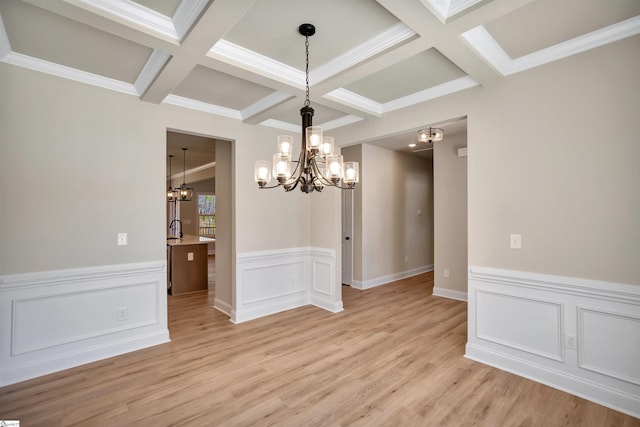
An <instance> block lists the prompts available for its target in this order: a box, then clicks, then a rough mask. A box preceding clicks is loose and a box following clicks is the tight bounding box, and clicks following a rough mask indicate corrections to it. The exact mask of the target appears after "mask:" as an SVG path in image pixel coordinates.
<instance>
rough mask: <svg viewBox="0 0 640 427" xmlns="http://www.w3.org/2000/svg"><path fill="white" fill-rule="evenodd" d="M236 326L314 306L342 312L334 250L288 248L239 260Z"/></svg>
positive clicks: (235, 313)
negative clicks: (286, 311) (283, 312)
mask: <svg viewBox="0 0 640 427" xmlns="http://www.w3.org/2000/svg"><path fill="white" fill-rule="evenodd" d="M236 260H237V261H236V302H235V308H234V309H232V310H231V320H232V321H233V322H234V323H240V322H245V321H247V320H252V319H256V318H258V317H263V316H267V315H270V314H274V313H278V312H280V311H285V310H290V309H292V308H296V307H301V306H303V305H307V304H314V305H317V306H319V307H321V308H324V309H326V310H329V311H333V312H337V311H341V310H342V294H341V293H340V292H339V289H340V284H339V283H336V279H335V277H336V274H335V271H336V270H335V269H336V254H335V251H334V250H332V249H323V248H312V247H303V248H288V249H280V250H273V251H262V252H249V253H242V254H238V255H237V257H236Z"/></svg>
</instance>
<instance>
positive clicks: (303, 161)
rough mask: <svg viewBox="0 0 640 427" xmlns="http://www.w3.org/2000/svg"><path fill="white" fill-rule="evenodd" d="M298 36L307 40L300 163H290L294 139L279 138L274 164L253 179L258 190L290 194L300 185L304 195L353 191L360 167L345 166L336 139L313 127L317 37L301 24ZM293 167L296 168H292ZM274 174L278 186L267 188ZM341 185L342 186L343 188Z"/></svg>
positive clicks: (259, 167)
mask: <svg viewBox="0 0 640 427" xmlns="http://www.w3.org/2000/svg"><path fill="white" fill-rule="evenodd" d="M298 32H299V33H300V34H301V35H303V36H304V37H305V43H304V46H305V52H306V68H305V75H306V96H305V101H304V107H302V108H301V109H300V116H302V144H301V147H300V156H299V157H298V160H291V155H292V150H293V137H291V136H289V135H280V136H278V152H277V153H275V154H274V155H273V164H269V162H268V161H265V160H258V161H257V162H256V164H255V174H254V178H255V181H256V183H258V187H259V188H275V187H280V186H282V187H284V190H285V191H291V190H293V189H295V188H296V187H297V186H298V185H299V186H300V190H301V191H302V192H303V193H311V192H312V191H314V190H315V191H322V189H323V188H324V187H325V186H330V187H337V188H341V189H345V190H346V189H353V188H354V187H355V185H356V184H357V183H358V181H359V173H358V163H357V162H344V161H343V158H342V155H341V154H335V153H334V146H333V137H330V136H323V134H322V128H321V127H319V126H313V123H312V121H313V112H314V111H313V108H311V107H310V106H309V37H311V36H312V35H314V34H315V33H316V28H315V27H314V26H313V25H311V24H302V25H300V27H298ZM292 164H293V165H295V166H294V167H292ZM271 174H273V177H274V178H276V179H277V181H278V182H277V184H275V185H272V186H268V184H269V181H270V180H271ZM341 182H342V184H340V183H341Z"/></svg>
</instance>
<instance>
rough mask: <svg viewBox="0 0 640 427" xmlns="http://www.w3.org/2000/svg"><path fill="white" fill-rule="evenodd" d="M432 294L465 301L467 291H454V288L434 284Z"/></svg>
mask: <svg viewBox="0 0 640 427" xmlns="http://www.w3.org/2000/svg"><path fill="white" fill-rule="evenodd" d="M433 296H436V297H442V298H449V299H455V300H458V301H464V302H467V293H466V292H463V291H456V290H454V289H447V288H439V287H435V286H434V288H433Z"/></svg>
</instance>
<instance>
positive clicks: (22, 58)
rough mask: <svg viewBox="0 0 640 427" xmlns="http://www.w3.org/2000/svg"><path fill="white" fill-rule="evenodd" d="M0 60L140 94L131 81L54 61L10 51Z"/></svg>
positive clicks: (64, 77) (70, 78) (132, 93)
mask: <svg viewBox="0 0 640 427" xmlns="http://www.w3.org/2000/svg"><path fill="white" fill-rule="evenodd" d="M0 61H2V62H6V63H8V64H13V65H17V66H19V67H23V68H28V69H30V70H34V71H39V72H41V73H45V74H50V75H52V76H58V77H62V78H63V79H69V80H74V81H76V82H80V83H86V84H89V85H92V86H98V87H102V88H105V89H110V90H114V91H116V92H122V93H126V94H127V95H134V96H138V91H137V89H136V88H135V86H134V85H133V84H131V83H126V82H122V81H120V80H115V79H111V78H109V77H104V76H99V75H97V74H93V73H88V72H86V71H81V70H77V69H75V68H71V67H66V66H64V65H59V64H54V63H53V62H49V61H44V60H42V59H38V58H34V57H32V56H27V55H23V54H21V53H16V52H11V53H8V54H7V55H5V56H4V57H3V58H2V59H0Z"/></svg>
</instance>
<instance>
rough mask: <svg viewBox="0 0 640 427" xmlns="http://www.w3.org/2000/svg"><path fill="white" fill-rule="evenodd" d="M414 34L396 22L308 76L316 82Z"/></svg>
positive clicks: (402, 24)
mask: <svg viewBox="0 0 640 427" xmlns="http://www.w3.org/2000/svg"><path fill="white" fill-rule="evenodd" d="M415 35H416V33H415V32H414V31H413V30H412V29H411V28H409V27H407V26H406V25H405V24H404V23H402V22H398V23H397V24H395V25H393V26H391V27H390V28H388V29H387V30H385V31H383V32H382V33H380V34H378V35H377V36H375V37H373V38H371V39H369V40H367V41H366V42H364V43H362V44H360V45H359V46H356V47H354V48H353V49H351V50H349V51H347V52H345V53H343V54H342V55H340V56H338V57H336V58H335V59H333V60H331V61H329V62H327V63H326V64H323V65H321V66H320V67H317V68H316V69H314V70H313V71H311V72H310V73H309V74H310V77H312V80H313V82H314V84H317V83H319V82H322V81H323V80H326V79H328V78H329V77H331V76H334V75H336V74H338V73H340V72H342V71H344V70H346V69H348V68H350V67H353V66H354V65H356V64H358V63H360V62H363V61H365V60H367V59H368V58H371V57H372V56H375V55H377V54H379V53H381V52H384V51H385V50H387V49H389V48H392V47H394V46H396V45H398V44H400V43H402V42H404V41H406V40H408V39H410V38H412V37H414V36H415Z"/></svg>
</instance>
